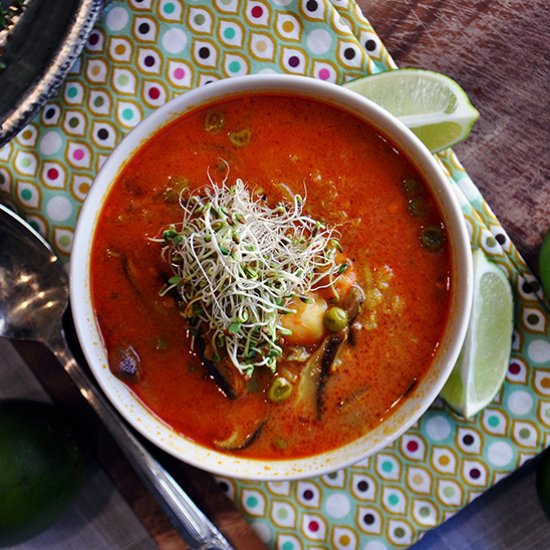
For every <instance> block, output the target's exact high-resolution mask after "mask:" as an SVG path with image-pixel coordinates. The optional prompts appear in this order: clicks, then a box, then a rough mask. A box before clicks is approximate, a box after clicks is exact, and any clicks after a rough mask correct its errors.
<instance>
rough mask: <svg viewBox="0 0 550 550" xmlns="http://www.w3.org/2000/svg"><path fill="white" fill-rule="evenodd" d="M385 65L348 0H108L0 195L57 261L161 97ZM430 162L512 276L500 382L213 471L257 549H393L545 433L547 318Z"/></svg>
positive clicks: (452, 162)
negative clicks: (291, 462)
mask: <svg viewBox="0 0 550 550" xmlns="http://www.w3.org/2000/svg"><path fill="white" fill-rule="evenodd" d="M394 67H395V65H394V63H393V61H392V60H391V58H390V57H389V55H388V53H387V51H386V50H385V48H384V46H383V45H382V44H381V42H380V40H379V38H378V37H377V35H376V34H375V33H374V31H373V29H372V27H371V26H370V24H369V23H368V21H367V20H366V19H365V18H364V16H363V14H362V13H361V11H360V10H359V8H358V6H357V5H356V4H355V2H354V0H332V2H329V1H328V0H271V1H270V2H268V0H209V1H203V0H201V1H192V0H189V1H186V2H182V1H180V0H129V1H128V2H122V1H115V2H113V3H111V5H110V6H109V8H108V9H107V10H106V11H105V13H104V16H103V18H102V20H101V22H100V23H99V24H98V25H97V27H96V29H95V30H94V31H93V33H92V35H91V36H90V38H89V40H88V43H87V45H86V48H85V51H84V53H83V54H82V56H81V57H80V58H79V60H78V61H77V63H76V64H75V66H74V67H73V69H72V71H71V74H70V75H69V77H68V79H67V81H66V83H65V84H64V86H63V87H62V88H61V90H60V92H59V93H58V96H57V97H56V98H54V99H52V100H51V101H50V102H49V103H48V104H47V105H46V107H45V108H44V109H43V111H42V113H41V114H40V115H39V116H38V117H37V118H36V119H35V120H34V121H33V122H32V123H31V124H29V125H28V126H27V127H26V128H25V129H24V130H23V131H21V132H20V134H19V135H18V136H17V137H16V138H15V139H14V140H13V141H12V142H10V143H9V144H8V145H6V146H4V148H2V149H0V198H1V199H2V201H3V202H6V203H10V204H12V205H13V206H15V207H16V208H17V209H18V210H19V211H20V212H22V213H23V214H24V215H25V216H26V217H27V219H28V220H29V221H30V222H31V224H32V225H33V226H34V227H35V228H37V229H38V230H39V231H40V232H41V233H43V234H44V235H45V236H46V237H47V238H48V239H49V240H50V242H51V243H53V244H54V246H55V248H56V249H57V251H58V252H59V254H60V255H61V256H62V257H63V258H64V259H67V258H68V255H69V253H70V250H71V243H72V236H73V228H74V226H75V222H76V219H77V216H78V212H79V209H80V206H81V204H82V201H83V200H84V198H85V196H86V193H87V192H88V190H89V188H90V186H91V185H92V181H93V178H94V175H95V174H96V173H97V171H98V169H99V167H100V166H101V164H102V163H103V162H104V160H105V159H106V157H107V156H108V155H109V153H110V152H111V151H112V150H113V148H114V147H115V146H116V145H117V144H118V143H119V142H120V141H121V139H122V137H123V136H124V135H125V134H126V133H127V132H128V131H129V130H131V129H132V128H133V127H134V126H135V125H136V124H137V123H138V122H139V121H140V120H142V119H143V118H144V117H145V116H146V115H147V114H148V113H150V112H151V111H152V110H154V109H155V108H156V107H158V106H159V105H162V104H163V103H165V102H166V101H167V100H169V99H171V98H173V97H175V96H177V95H178V94H181V93H183V92H185V91H186V90H189V89H190V88H194V87H196V86H201V85H203V84H206V83H208V82H211V81H213V80H217V79H220V78H227V77H231V76H235V75H242V74H246V73H260V72H275V73H292V74H302V75H308V76H311V77H315V78H319V79H322V80H329V81H332V82H337V83H344V82H345V81H347V80H349V79H352V78H355V77H358V76H362V75H365V74H372V73H377V72H380V71H384V70H388V69H391V68H394ZM437 159H438V161H439V162H440V164H441V167H442V168H443V170H444V171H445V172H446V174H447V175H448V178H449V184H450V185H451V186H452V188H453V190H454V191H455V192H456V195H457V197H458V198H459V201H460V203H461V205H462V208H463V212H464V215H465V217H466V220H467V225H468V228H469V231H470V235H471V239H472V246H473V247H474V248H477V247H482V248H483V249H484V250H485V252H486V253H487V254H488V255H489V256H490V257H491V258H492V259H493V260H494V261H496V262H497V263H498V264H499V265H500V266H501V267H502V268H503V269H504V270H505V271H506V272H507V274H508V276H509V277H510V280H511V281H512V284H513V287H514V293H515V298H516V300H515V304H516V305H515V307H516V310H515V331H514V340H513V354H512V361H511V364H510V368H509V370H508V374H507V377H506V383H505V385H504V387H503V389H502V391H501V392H500V394H499V395H498V397H497V398H496V400H495V401H494V403H492V404H491V405H490V406H489V407H488V408H487V409H485V411H483V412H482V413H481V414H479V415H478V416H477V417H476V418H475V419H473V420H471V421H466V420H463V419H461V418H459V417H458V416H456V415H454V414H453V413H452V412H451V411H449V410H448V409H447V408H446V407H445V406H444V405H443V403H441V402H439V401H437V402H436V403H434V405H433V406H432V407H431V409H430V410H429V411H428V412H427V413H426V414H425V415H424V416H423V417H422V418H421V420H420V421H419V422H418V423H417V424H416V425H415V426H414V427H413V428H412V429H410V430H409V431H408V432H407V433H406V434H405V435H404V436H402V437H401V438H400V439H399V440H397V441H396V442H395V443H394V444H393V445H392V446H391V447H389V448H387V449H385V450H384V451H382V452H380V453H378V454H377V455H375V456H373V457H371V458H369V459H366V460H364V461H362V462H360V463H359V464H357V465H355V466H352V467H349V468H346V469H343V470H341V471H338V472H336V473H334V474H330V475H325V476H321V477H317V478H313V479H309V480H305V481H297V482H273V483H259V482H249V481H240V480H231V479H220V480H219V482H220V484H221V486H222V487H223V488H224V489H225V490H226V491H227V493H228V494H229V496H230V497H231V498H233V499H234V501H235V503H236V505H237V506H238V507H239V508H240V509H241V511H242V513H243V514H244V515H245V517H246V518H247V519H248V520H249V521H250V522H251V524H252V525H253V527H254V528H255V529H256V531H257V532H258V533H259V535H260V537H261V538H262V539H263V540H264V541H265V542H266V543H267V544H268V546H270V547H272V548H279V549H282V550H294V549H298V548H304V549H305V548H337V549H351V548H362V549H364V550H381V549H387V548H392V547H407V546H409V545H411V544H412V543H413V542H415V541H416V540H418V539H419V538H420V537H421V535H422V533H423V532H424V531H425V530H427V529H429V528H431V527H434V526H436V525H438V524H440V523H442V522H443V521H445V520H446V519H447V518H448V517H450V516H451V515H453V514H454V513H455V512H457V511H458V510H459V509H461V508H462V507H464V506H465V505H466V504H467V503H468V502H470V501H471V500H473V499H474V498H476V497H477V496H478V495H479V494H481V493H482V492H483V491H485V490H486V489H487V488H488V487H490V486H491V485H493V484H494V483H496V482H497V481H498V480H500V479H501V478H503V477H505V476H506V475H508V474H509V473H510V472H512V471H513V470H514V469H516V468H518V467H519V466H520V465H521V464H522V463H523V462H524V461H526V460H527V459H529V458H530V457H533V456H534V455H535V454H536V453H538V452H539V451H540V450H541V449H542V448H544V447H545V446H546V445H547V444H548V438H549V435H550V400H549V396H550V371H549V368H550V338H549V327H548V324H549V314H548V311H547V309H546V306H547V304H545V302H544V298H543V295H542V292H541V289H540V285H539V284H538V282H537V281H536V279H535V278H534V276H533V275H532V274H531V272H530V271H529V269H528V268H527V266H526V265H525V263H524V262H523V260H522V259H521V257H520V256H519V254H518V252H517V250H516V249H515V247H514V245H513V243H512V242H511V241H510V239H509V238H508V236H507V235H506V233H505V232H504V230H503V229H502V227H501V226H500V224H499V222H498V220H497V219H496V218H495V216H494V215H493V213H492V212H491V210H490V208H489V206H488V205H487V203H486V202H485V201H484V200H483V198H482V197H481V195H480V193H479V191H478V190H477V188H476V187H475V185H474V184H473V183H472V181H471V180H470V178H469V177H468V175H467V174H466V173H465V171H464V169H463V168H462V166H461V165H460V163H459V162H458V160H457V158H456V157H455V156H454V154H453V153H452V152H451V151H446V152H444V153H441V154H439V155H438V156H437Z"/></svg>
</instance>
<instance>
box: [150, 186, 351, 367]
mask: <svg viewBox="0 0 550 550" xmlns="http://www.w3.org/2000/svg"><path fill="white" fill-rule="evenodd" d="M226 179H227V178H226ZM209 180H210V184H211V185H210V186H207V187H205V188H203V189H201V190H198V191H196V192H194V193H192V194H191V195H189V194H188V195H182V196H181V198H180V204H181V206H182V209H183V219H182V220H181V222H180V223H177V224H171V225H168V226H166V227H165V228H164V230H163V231H162V232H161V235H162V236H161V237H159V238H157V239H153V240H155V241H156V242H161V243H164V245H165V246H164V248H163V251H162V254H163V258H164V259H165V260H166V261H167V262H168V263H169V264H170V266H171V269H172V272H173V275H172V277H171V278H170V279H169V280H168V286H167V287H166V288H165V289H164V290H163V291H162V292H163V294H165V293H166V292H168V291H169V290H172V289H175V290H176V291H177V293H178V298H179V299H180V300H181V302H182V308H181V309H182V311H185V312H186V317H187V318H188V320H189V330H190V333H191V334H192V335H193V334H201V335H203V336H205V335H207V338H208V341H210V342H211V343H212V345H213V347H214V353H215V355H216V357H220V351H222V350H221V348H224V349H225V353H226V354H227V356H228V357H229V359H230V360H231V362H232V363H233V364H234V365H235V366H236V367H237V368H238V369H239V370H240V371H241V372H242V373H243V374H244V375H246V376H249V375H251V374H252V372H253V371H254V368H255V367H260V366H267V367H268V368H270V369H271V370H272V371H275V369H276V361H277V358H278V357H279V356H280V355H281V352H282V350H281V348H280V345H279V343H280V337H281V336H282V335H284V333H285V329H284V328H283V327H282V326H281V325H280V320H279V317H280V315H281V314H284V313H290V312H291V310H290V309H289V308H288V307H287V304H288V302H289V300H290V299H291V298H293V297H304V296H305V295H306V294H308V293H309V292H311V291H315V290H318V289H320V288H323V287H327V286H330V285H332V283H333V282H334V281H335V280H336V279H337V278H338V276H339V273H341V272H343V271H344V269H345V268H343V265H342V264H339V263H337V262H336V260H335V257H336V254H337V252H338V250H337V248H335V247H334V242H335V239H337V238H338V235H337V232H336V230H335V229H334V228H327V227H325V226H324V225H323V224H320V223H319V222H318V221H317V220H315V219H313V218H311V217H309V216H306V215H304V213H303V208H304V204H305V199H302V198H301V197H300V196H299V195H295V196H294V198H293V200H292V202H279V203H278V204H277V205H276V206H275V208H270V206H269V205H268V204H267V203H266V201H264V200H261V199H259V198H254V194H253V193H251V192H250V191H248V189H247V188H246V187H245V184H244V183H243V181H242V180H240V179H237V180H236V182H235V184H234V185H233V186H228V185H226V181H225V180H224V181H223V182H222V184H221V185H216V184H215V183H214V182H213V181H212V180H211V179H210V176H209ZM336 242H337V241H336ZM344 265H345V264H344Z"/></svg>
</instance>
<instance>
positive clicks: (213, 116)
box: [204, 111, 225, 132]
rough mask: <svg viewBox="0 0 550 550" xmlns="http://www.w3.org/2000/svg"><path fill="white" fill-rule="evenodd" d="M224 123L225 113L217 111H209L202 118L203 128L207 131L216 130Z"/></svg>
mask: <svg viewBox="0 0 550 550" xmlns="http://www.w3.org/2000/svg"><path fill="white" fill-rule="evenodd" d="M224 125H225V114H224V113H220V112H217V111H210V112H209V113H207V115H206V118H205V119H204V129H205V130H206V131H207V132H216V131H218V130H221V129H222V128H223V127H224Z"/></svg>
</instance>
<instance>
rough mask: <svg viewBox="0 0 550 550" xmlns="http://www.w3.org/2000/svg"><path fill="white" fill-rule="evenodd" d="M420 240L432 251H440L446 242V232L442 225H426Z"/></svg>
mask: <svg viewBox="0 0 550 550" xmlns="http://www.w3.org/2000/svg"><path fill="white" fill-rule="evenodd" d="M420 242H421V243H422V246H423V247H424V248H426V249H427V250H429V251H430V252H439V251H440V250H441V248H443V243H444V242H445V233H444V232H443V229H441V227H437V226H428V227H424V228H423V229H422V231H421V233H420Z"/></svg>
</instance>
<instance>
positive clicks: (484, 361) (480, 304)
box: [441, 250, 514, 418]
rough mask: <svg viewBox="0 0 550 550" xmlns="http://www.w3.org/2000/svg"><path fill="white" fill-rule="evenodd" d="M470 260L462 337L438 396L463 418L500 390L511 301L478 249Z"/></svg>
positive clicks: (498, 273) (502, 278) (500, 276)
mask: <svg viewBox="0 0 550 550" xmlns="http://www.w3.org/2000/svg"><path fill="white" fill-rule="evenodd" d="M473 260H474V303H473V308H472V316H471V318H470V324H469V326H468V332H467V334H466V340H465V342H464V345H463V347H462V351H461V353H460V356H459V358H458V361H457V364H456V365H455V367H454V370H453V372H452V373H451V376H450V377H449V380H448V381H447V383H446V384H445V386H444V388H443V391H442V392H441V397H443V399H445V401H446V402H447V403H448V404H449V405H450V406H451V407H452V408H453V409H455V410H456V411H457V412H458V413H460V414H461V415H462V416H464V417H466V418H470V417H472V416H474V415H475V414H477V413H478V412H479V411H480V410H481V409H483V408H484V407H486V406H487V405H488V404H489V403H490V402H491V401H492V400H493V399H494V397H495V395H496V394H497V393H498V391H499V390H500V387H501V386H502V383H503V382H504V377H505V376H506V371H507V369H508V364H509V361H510V353H511V350H512V327H513V317H514V302H513V298H512V289H511V286H510V282H509V281H508V277H507V276H506V275H505V273H504V271H502V269H500V268H499V267H498V266H497V265H496V264H494V263H492V262H490V261H489V260H488V259H487V258H486V257H485V254H484V253H483V251H482V250H476V251H475V252H474V255H473Z"/></svg>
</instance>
